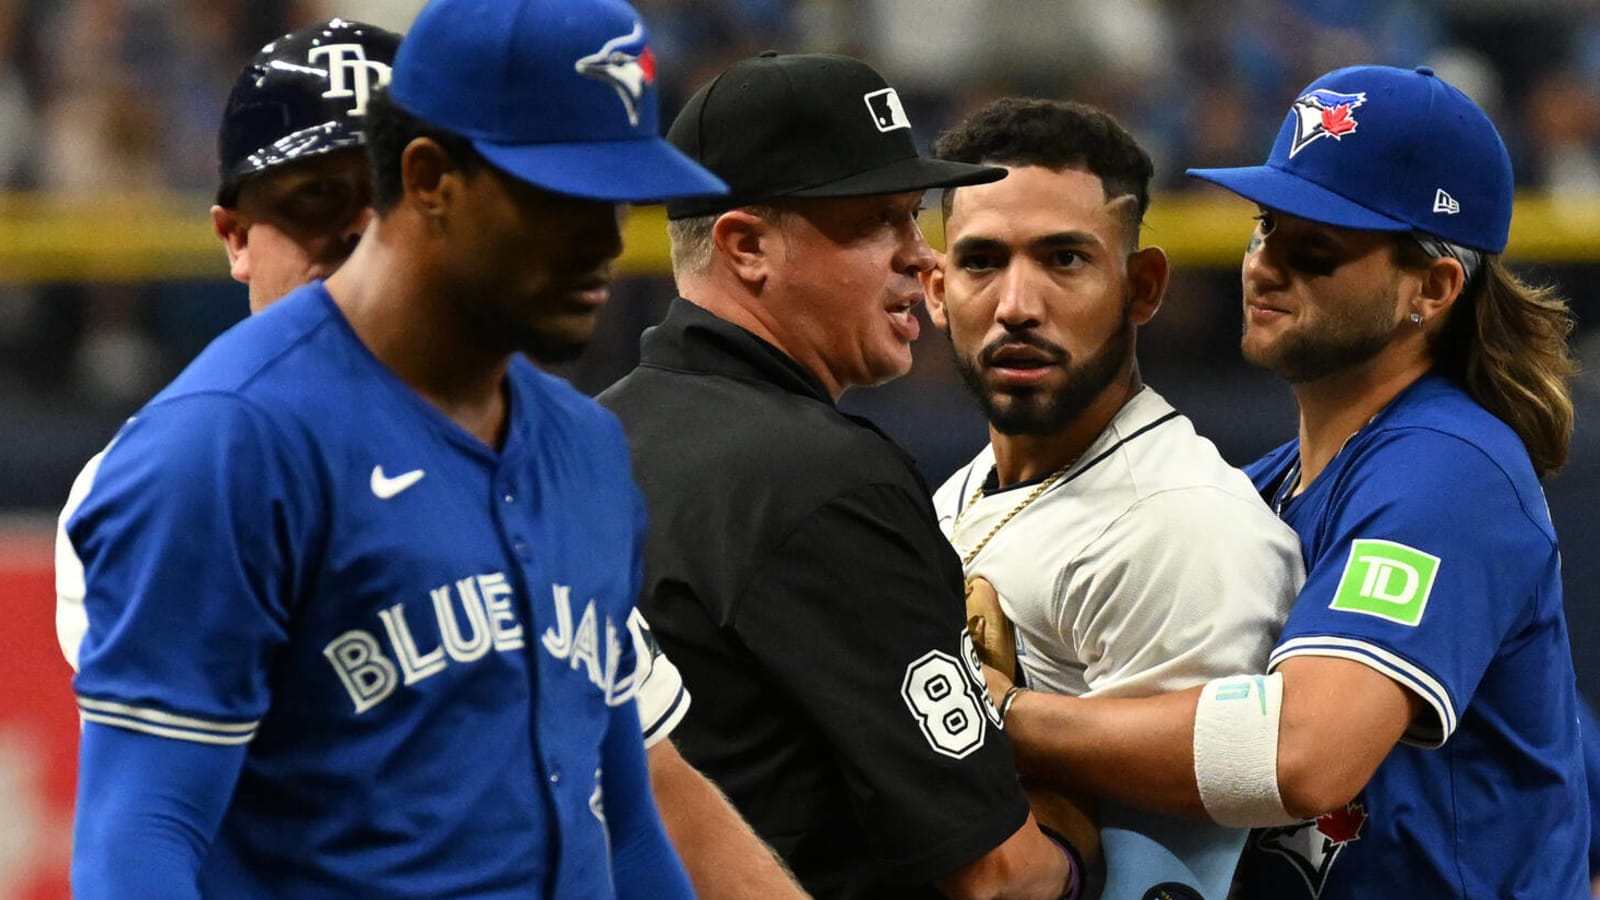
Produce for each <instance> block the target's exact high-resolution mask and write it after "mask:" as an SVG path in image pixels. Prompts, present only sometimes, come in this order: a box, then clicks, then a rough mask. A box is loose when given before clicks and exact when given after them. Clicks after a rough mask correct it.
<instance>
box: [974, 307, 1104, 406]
mask: <svg viewBox="0 0 1600 900" xmlns="http://www.w3.org/2000/svg"><path fill="white" fill-rule="evenodd" d="M1132 331H1133V319H1132V317H1131V316H1130V315H1129V312H1128V309H1127V307H1126V305H1124V307H1123V310H1122V321H1121V322H1120V323H1118V325H1117V330H1116V332H1114V333H1113V334H1112V335H1111V336H1110V337H1108V338H1107V339H1106V341H1105V343H1103V344H1101V345H1100V347H1099V348H1098V349H1096V350H1095V351H1094V353H1093V354H1092V355H1091V356H1090V357H1089V358H1088V359H1085V360H1084V361H1082V362H1077V363H1075V362H1074V361H1073V359H1072V356H1071V354H1069V353H1067V350H1066V348H1065V347H1062V346H1060V345H1058V344H1054V343H1051V342H1049V341H1046V340H1045V339H1043V338H1041V337H1039V336H1038V335H1037V334H1035V333H1034V332H1031V331H1024V332H1018V333H1016V334H1013V335H1007V336H1005V337H1003V338H999V339H996V340H994V341H991V342H990V343H989V344H988V345H987V346H985V347H984V348H983V349H982V350H980V351H978V354H977V356H976V358H973V357H966V356H963V355H962V354H961V353H960V352H959V351H957V350H956V349H955V344H954V343H952V344H951V345H950V351H951V354H952V355H953V356H954V357H955V362H956V371H958V372H960V373H961V380H962V382H964V383H965V384H966V386H967V390H968V391H969V392H971V394H972V396H973V397H974V398H976V399H977V401H978V405H979V406H981V407H982V408H983V415H984V417H985V418H987V419H988V420H989V424H990V425H992V426H994V429H995V430H996V431H998V432H1000V433H1001V434H1006V435H1024V434H1026V435H1048V434H1055V433H1056V432H1058V431H1061V430H1062V429H1064V428H1066V427H1067V426H1068V425H1071V424H1072V423H1073V421H1075V420H1076V419H1077V418H1078V416H1080V415H1082V414H1083V411H1084V410H1085V409H1088V408H1089V404H1091V403H1093V402H1094V401H1095V398H1097V397H1099V396H1100V394H1101V392H1103V391H1104V390H1105V389H1106V386H1107V385H1109V384H1111V383H1112V382H1113V381H1115V380H1116V378H1117V375H1118V374H1119V373H1120V372H1121V371H1122V369H1123V366H1124V365H1125V364H1126V363H1127V361H1128V354H1129V353H1130V352H1131V348H1130V346H1129V345H1130V341H1129V337H1130V336H1131V334H1132ZM1016 344H1027V345H1028V346H1030V347H1036V348H1038V349H1040V350H1043V351H1045V352H1046V353H1050V354H1052V355H1054V356H1055V357H1056V358H1057V359H1058V360H1059V365H1060V366H1061V369H1062V371H1063V372H1064V373H1065V375H1066V378H1065V380H1064V381H1062V383H1061V384H1060V385H1059V386H1057V387H1056V388H1055V389H1054V390H1048V389H1028V390H1007V391H995V390H991V389H990V388H989V387H988V386H987V385H986V384H984V381H983V371H984V369H985V368H986V367H987V366H988V364H989V362H990V361H991V360H992V359H993V358H994V355H995V353H997V352H998V351H999V350H1000V348H1001V347H1004V346H1006V345H1016Z"/></svg>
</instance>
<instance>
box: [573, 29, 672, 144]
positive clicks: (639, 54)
mask: <svg viewBox="0 0 1600 900" xmlns="http://www.w3.org/2000/svg"><path fill="white" fill-rule="evenodd" d="M632 45H637V47H636V48H633V49H624V48H629V47H631V46H632ZM573 68H575V69H577V70H578V74H579V75H584V76H586V77H589V78H595V79H599V80H600V81H604V82H607V83H609V84H610V85H611V86H612V87H613V88H615V89H616V91H617V96H618V97H620V98H622V105H623V106H624V107H625V108H626V109H627V110H628V124H630V125H637V124H639V101H640V100H641V99H642V98H643V97H644V91H645V88H646V87H648V86H649V85H652V84H655V82H656V56H655V54H654V53H651V52H650V47H649V46H648V45H646V44H645V43H644V24H643V23H641V22H635V23H633V30H632V31H630V32H628V33H627V34H625V35H623V36H621V37H614V38H612V39H611V40H609V41H606V42H605V45H604V46H602V47H601V48H600V49H599V50H597V51H595V52H594V53H591V54H589V55H588V56H585V57H583V58H582V59H580V60H578V62H577V63H576V64H575V65H574V66H573Z"/></svg>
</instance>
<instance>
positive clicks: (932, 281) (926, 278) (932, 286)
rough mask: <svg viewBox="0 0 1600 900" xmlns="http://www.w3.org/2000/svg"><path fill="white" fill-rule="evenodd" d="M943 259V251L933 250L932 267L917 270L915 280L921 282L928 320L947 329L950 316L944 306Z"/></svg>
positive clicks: (935, 325)
mask: <svg viewBox="0 0 1600 900" xmlns="http://www.w3.org/2000/svg"><path fill="white" fill-rule="evenodd" d="M945 259H946V257H945V254H944V252H943V251H941V250H935V251H933V268H931V269H923V270H922V271H921V272H918V273H917V280H918V281H920V282H922V301H923V302H924V303H926V304H927V305H928V318H929V320H931V321H932V322H933V324H934V327H936V328H939V329H942V330H944V331H949V330H950V317H949V315H947V314H946V312H945V307H944V263H945Z"/></svg>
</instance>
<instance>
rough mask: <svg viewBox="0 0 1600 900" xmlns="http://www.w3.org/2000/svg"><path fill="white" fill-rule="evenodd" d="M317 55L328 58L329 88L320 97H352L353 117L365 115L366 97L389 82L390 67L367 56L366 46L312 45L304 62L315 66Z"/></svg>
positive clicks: (337, 98) (336, 98) (335, 98)
mask: <svg viewBox="0 0 1600 900" xmlns="http://www.w3.org/2000/svg"><path fill="white" fill-rule="evenodd" d="M319 57H322V58H326V59H327V61H328V89H327V90H325V91H323V92H322V96H324V97H327V98H329V99H333V100H343V99H345V98H351V97H353V98H355V101H356V105H355V106H352V107H350V115H352V116H363V115H366V113H367V97H368V95H369V94H371V92H372V89H373V88H374V87H383V86H384V85H386V84H388V83H389V66H388V65H387V64H385V63H381V62H378V61H377V60H375V59H367V51H366V48H364V47H362V46H361V45H360V44H323V45H322V46H320V47H312V48H311V52H310V53H309V54H308V55H307V56H306V61H307V62H308V63H310V64H311V65H313V66H315V65H316V64H317V59H318V58H319Z"/></svg>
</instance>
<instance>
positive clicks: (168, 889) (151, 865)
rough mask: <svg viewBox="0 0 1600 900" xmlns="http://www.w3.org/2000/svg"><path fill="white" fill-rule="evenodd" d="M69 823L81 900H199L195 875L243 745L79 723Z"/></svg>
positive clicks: (74, 886)
mask: <svg viewBox="0 0 1600 900" xmlns="http://www.w3.org/2000/svg"><path fill="white" fill-rule="evenodd" d="M80 745H81V746H80V753H79V755H80V762H79V769H78V800H77V809H76V811H75V814H74V821H73V847H72V890H73V896H74V897H77V898H80V900H95V898H101V897H105V898H121V897H141V898H150V900H167V898H171V900H190V898H194V900H198V898H199V897H200V889H199V883H198V881H199V873H200V868H201V865H202V863H203V860H204V858H205V854H206V852H207V850H208V849H209V847H210V844H211V840H212V836H213V835H214V834H215V833H216V829H217V826H218V824H219V823H220V821H221V819H222V815H223V811H224V810H225V809H226V807H227V803H228V799H229V797H230V795H231V794H232V790H233V785H234V783H235V781H236V780H237V778H238V770H239V766H240V764H241V762H242V760H243V756H244V749H243V748H242V747H238V748H232V747H229V748H219V747H211V746H205V745H199V744H193V743H189V742H186V741H178V740H169V739H166V738H159V737H152V736H150V735H143V734H137V733H134V732H131V731H124V730H122V729H120V728H113V727H109V726H105V725H99V724H96V723H93V722H90V723H88V724H87V725H85V727H84V730H83V737H82V739H81V742H80Z"/></svg>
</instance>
